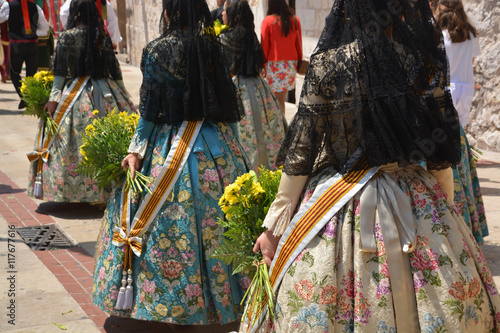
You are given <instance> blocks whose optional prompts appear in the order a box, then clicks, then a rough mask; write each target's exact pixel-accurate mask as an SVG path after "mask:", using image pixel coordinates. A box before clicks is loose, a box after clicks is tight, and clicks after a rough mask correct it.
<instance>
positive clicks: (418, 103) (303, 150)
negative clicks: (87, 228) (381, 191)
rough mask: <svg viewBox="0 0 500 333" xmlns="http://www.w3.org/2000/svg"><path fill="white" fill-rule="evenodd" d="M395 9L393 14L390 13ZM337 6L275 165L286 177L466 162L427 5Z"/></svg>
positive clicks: (355, 1) (373, 1)
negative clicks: (359, 158)
mask: <svg viewBox="0 0 500 333" xmlns="http://www.w3.org/2000/svg"><path fill="white" fill-rule="evenodd" d="M387 3H389V5H388V4H387ZM387 3H386V2H385V1H382V0H378V1H377V0H336V1H335V4H334V6H333V8H332V11H331V13H330V15H329V16H328V17H327V19H326V27H325V29H324V30H323V32H322V35H321V38H320V40H319V43H318V46H317V47H316V50H315V52H314V54H313V55H312V57H311V61H310V66H309V69H308V71H307V74H306V78H305V82H304V86H303V89H302V93H301V99H300V103H299V109H298V112H297V114H296V116H295V118H294V119H293V121H292V122H291V124H290V126H289V130H288V132H287V135H286V138H285V141H284V143H283V145H282V148H281V151H280V153H279V156H278V163H280V164H283V165H284V171H285V172H286V173H287V174H289V175H314V174H317V173H318V172H319V171H321V170H322V169H323V168H325V167H333V168H334V169H335V170H336V171H338V172H341V173H345V172H346V171H348V170H349V168H350V167H351V165H350V164H349V163H350V162H348V161H350V158H351V157H352V156H353V155H354V154H355V153H356V152H359V151H362V152H363V154H364V156H365V157H366V159H367V161H368V163H369V164H370V165H371V166H377V165H383V164H387V163H392V162H399V163H400V165H408V164H413V163H421V162H424V161H425V162H426V163H427V166H428V168H430V169H442V168H446V167H449V166H450V165H454V164H456V163H457V162H458V161H459V158H460V133H459V128H460V127H459V126H460V125H459V122H458V116H457V113H456V111H455V109H454V107H453V103H452V100H451V95H450V92H449V90H448V83H449V79H448V67H447V66H448V64H447V59H446V54H445V51H444V44H443V38H442V34H441V31H440V30H439V28H438V27H437V26H436V25H435V23H434V21H433V17H432V13H431V11H430V8H429V5H428V3H427V1H426V0H399V1H394V2H387Z"/></svg>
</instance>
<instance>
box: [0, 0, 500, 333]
mask: <svg viewBox="0 0 500 333" xmlns="http://www.w3.org/2000/svg"><path fill="white" fill-rule="evenodd" d="M410 2H411V4H410ZM162 3H163V10H162V13H161V16H160V22H161V23H160V33H161V35H160V37H159V38H157V39H155V40H153V41H151V42H150V43H148V44H147V45H146V46H145V47H144V50H143V54H142V61H141V70H142V73H143V82H142V86H141V90H140V105H139V107H138V110H136V107H135V106H134V105H133V103H132V101H131V100H130V95H129V93H128V92H127V89H126V88H125V84H124V82H123V80H122V74H121V69H120V65H119V62H118V60H117V58H116V54H115V50H116V48H117V44H118V43H119V42H120V41H121V36H120V32H119V29H118V25H117V20H116V15H115V13H114V11H113V7H112V6H111V4H110V3H109V1H100V0H97V1H96V0H68V1H66V2H65V3H64V4H63V6H62V7H61V9H60V12H59V15H60V17H59V19H60V21H61V23H62V25H63V27H64V30H63V31H62V32H61V33H59V35H58V36H57V43H56V45H55V47H54V33H53V31H52V29H51V27H50V25H49V21H51V20H48V18H49V15H48V12H47V6H46V5H45V2H44V1H39V3H38V2H37V1H34V2H32V1H28V0H11V1H6V0H0V29H1V31H0V32H1V37H2V48H1V49H0V50H1V53H0V55H2V57H0V73H1V75H2V82H4V83H5V82H6V81H7V80H11V81H12V83H13V84H14V86H15V87H16V91H17V92H18V94H19V96H20V97H21V96H22V94H21V91H20V90H21V82H22V81H21V72H22V68H23V65H24V66H25V75H26V76H33V75H34V74H35V73H36V72H37V70H46V69H50V71H51V72H52V73H53V75H54V82H53V86H52V90H51V92H50V97H49V100H48V102H47V104H46V105H45V108H44V109H45V110H46V111H47V112H48V114H49V115H50V116H51V117H53V118H54V120H55V121H56V124H57V133H56V134H53V135H49V134H46V132H44V129H43V125H41V127H40V130H39V133H38V134H37V137H36V138H35V144H34V151H33V153H32V155H36V156H37V159H36V160H34V161H32V164H31V168H30V173H29V184H28V195H30V196H32V197H37V198H40V199H43V200H47V201H55V202H89V203H93V204H103V205H105V206H106V210H105V212H104V217H103V222H102V228H101V230H100V232H99V234H98V241H97V247H96V267H95V275H94V286H93V300H94V303H95V304H96V306H98V307H100V308H102V309H103V310H104V311H106V312H108V313H110V314H114V315H117V316H122V317H130V318H134V319H138V320H148V321H161V322H166V323H171V324H177V325H210V324H216V325H219V329H220V331H221V332H224V331H228V330H235V329H238V326H239V322H240V320H242V319H241V306H240V302H241V299H242V297H243V295H244V293H245V291H246V288H247V287H248V277H247V276H246V275H245V274H236V275H232V272H231V266H230V265H227V264H226V263H224V262H223V261H221V260H218V259H215V258H213V257H211V254H212V253H213V252H214V250H215V248H217V246H218V245H219V244H220V243H221V242H222V239H223V233H224V228H223V227H222V226H221V225H220V224H218V223H216V221H218V220H224V218H225V217H224V213H223V212H222V211H221V209H220V208H219V199H220V197H221V196H222V194H223V193H224V190H225V188H226V187H228V186H229V185H230V184H231V183H233V182H234V181H235V180H236V179H237V178H238V177H239V176H241V175H243V174H245V173H247V172H248V171H249V170H254V171H258V169H259V167H261V166H265V167H266V168H268V169H272V170H276V169H277V168H278V167H283V175H282V178H281V183H280V188H279V191H278V194H277V196H276V199H275V201H274V202H273V204H272V205H271V208H270V209H269V213H268V215H267V217H266V219H265V221H263V225H264V226H265V227H266V228H267V229H268V230H267V231H266V232H265V233H263V234H262V235H261V236H260V237H259V238H258V239H257V241H256V244H255V251H261V252H262V254H263V255H264V259H265V262H266V264H268V265H269V266H270V267H271V269H272V273H271V280H272V281H273V283H276V284H275V292H276V295H277V298H276V309H275V311H276V318H275V321H273V322H264V323H262V325H261V326H260V327H259V329H261V330H262V331H278V332H291V331H297V332H306V331H321V332H325V331H332V332H333V331H336V330H346V331H360V332H374V331H376V330H382V331H389V332H390V331H395V330H396V328H397V330H398V331H405V330H408V331H411V332H419V331H429V330H428V327H432V328H433V329H436V331H445V330H458V331H460V332H466V331H471V332H477V331H478V330H479V331H484V332H490V331H491V332H493V331H495V330H498V329H499V327H500V299H499V295H498V291H497V289H496V287H495V285H494V283H493V282H492V278H491V274H490V273H489V270H488V267H487V265H486V263H485V262H484V259H482V254H481V250H480V248H479V245H480V244H482V243H483V237H486V236H487V235H488V227H487V224H486V217H485V212H484V207H483V202H482V197H481V190H480V186H479V180H478V177H477V172H476V169H475V160H474V156H473V152H472V149H471V147H470V145H469V143H468V142H467V138H466V136H465V132H464V129H463V127H464V126H466V125H467V122H468V120H469V113H470V108H471V103H472V97H473V93H474V78H473V73H472V65H473V62H474V57H477V56H478V55H479V52H480V50H479V44H478V37H479V36H478V34H477V31H476V29H475V28H474V26H473V25H472V24H471V23H469V21H468V19H467V15H466V13H465V11H464V8H463V5H462V3H461V1H460V0H432V1H430V2H428V1H425V0H411V1H404V0H402V1H401V2H398V3H399V6H398V7H397V8H393V7H392V6H391V5H390V4H388V3H387V2H386V1H382V0H370V1H361V0H335V1H333V6H332V10H331V13H330V15H329V16H328V17H327V19H326V22H325V28H324V31H323V33H322V35H321V38H320V40H319V42H318V45H317V47H316V49H315V51H314V52H313V54H312V56H311V59H310V62H311V65H310V67H309V68H308V70H307V73H306V76H305V83H304V87H303V90H302V94H301V99H300V102H299V108H298V112H297V114H296V115H295V117H294V119H293V121H292V122H291V123H290V124H287V122H286V120H285V100H286V96H287V92H288V91H290V90H293V89H294V86H295V78H296V75H297V70H298V67H299V63H300V62H301V61H302V60H304V59H303V51H302V32H301V24H300V19H299V18H298V17H297V16H295V15H294V12H293V9H292V8H290V7H289V6H288V5H287V3H286V1H285V0H268V11H267V16H266V17H265V18H264V20H263V21H262V22H261V36H260V38H259V36H257V35H256V33H255V24H256V22H254V15H253V13H252V10H251V8H250V6H249V4H248V1H247V0H225V1H224V0H222V1H220V0H218V1H217V5H218V8H216V9H215V10H213V11H212V12H210V11H209V9H208V6H207V3H206V1H205V0H163V2H162ZM381 13H382V14H381ZM377 15H378V16H377ZM380 15H382V16H384V15H385V16H384V19H380V17H381V16H380ZM377 18H379V19H377ZM215 20H219V22H220V23H221V24H223V25H222V28H221V31H217V32H210V31H212V30H210V29H209V28H210V27H212V26H213V25H214V21H215ZM366 27H370V28H369V29H368V28H366ZM213 31H215V30H213ZM448 78H450V80H449V81H448ZM25 106H26V105H25V103H24V101H23V100H22V99H21V101H20V104H19V108H20V109H23V108H25ZM113 109H116V110H117V111H119V112H125V113H128V114H134V113H138V114H139V115H140V120H139V123H138V125H137V129H136V131H135V133H134V136H133V139H132V141H131V142H130V146H129V148H128V155H127V156H126V157H125V158H124V159H123V162H122V166H123V168H124V169H130V171H131V175H132V178H133V177H134V173H135V172H138V171H140V172H141V173H142V174H144V175H145V176H151V177H153V179H156V180H155V182H154V183H152V184H149V185H148V189H144V190H142V191H135V192H133V191H131V190H129V189H128V188H126V186H124V185H123V184H115V185H114V186H113V187H112V188H111V187H108V188H105V189H98V188H97V187H96V186H94V182H93V180H92V178H91V177H89V176H88V175H81V174H79V173H78V172H77V171H76V167H77V165H78V163H79V161H80V160H81V159H82V153H81V151H80V146H81V142H82V135H84V134H85V132H86V129H88V128H89V126H92V123H93V121H94V120H95V119H98V118H101V117H105V116H106V115H107V114H109V113H110V112H112V110H113ZM191 130H192V134H190V133H191V132H190V131H191ZM44 133H45V134H44ZM436 133H439V135H437V134H436ZM189 135H192V136H189ZM438 137H439V138H438ZM185 138H187V139H185ZM442 138H444V139H442ZM184 140H186V142H189V144H188V145H187V147H185V150H184V151H182V150H181V149H184V148H180V147H183V144H182V143H183V142H184ZM429 141H431V142H432V143H433V145H432V149H426V148H422V146H425V143H426V142H429ZM176 163H178V164H176ZM170 166H174V167H173V169H172V170H174V171H173V172H172V176H171V178H169V177H170V173H169V170H170ZM355 175H356V176H355ZM357 175H361V176H360V177H359V178H355V177H357ZM346 179H348V180H349V181H347V180H346ZM342 181H345V184H350V183H359V184H360V186H358V187H355V188H352V189H349V191H347V190H345V188H347V187H348V186H347V185H342V186H344V187H339V188H338V189H337V192H334V193H331V194H328V193H329V192H328V191H326V189H328V188H329V187H330V186H333V184H337V183H338V182H342ZM165 184H168V186H167V185H165ZM342 184H344V183H342ZM361 185H362V186H361ZM163 187H164V188H163ZM332 188H333V187H332ZM150 190H151V191H152V193H150V192H151V191H150ZM162 191H163V192H162ZM344 192H345V193H344ZM158 193H160V194H158ZM324 193H326V194H325V195H331V196H332V197H334V196H342V198H345V199H343V201H342V200H341V201H339V203H336V204H332V206H326V208H324V212H323V213H324V214H325V215H322V216H323V218H322V219H318V220H314V221H312V222H311V223H313V222H314V223H313V224H311V225H312V227H311V230H310V231H309V233H308V234H307V235H306V234H304V235H302V234H301V232H303V231H302V230H301V226H302V225H303V223H306V222H307V221H306V222H304V219H305V217H304V216H306V217H307V216H308V214H310V215H311V213H310V212H315V209H320V208H317V205H316V203H317V202H322V200H323V199H322V198H323V196H322V195H323V194H324ZM332 200H333V199H332ZM308 212H309V213H308ZM312 215H314V214H312ZM394 230H395V231H394ZM302 236H304V237H302ZM298 238H300V239H302V241H301V242H297V243H296V244H295V243H293V241H294V240H295V239H298ZM478 244H479V245H478ZM292 247H293V251H292V250H289V249H290V248H292ZM279 265H281V266H279ZM273 274H274V275H273ZM276 281H277V282H276ZM408 318H410V320H409V321H408ZM242 323H243V324H242V325H241V330H245V329H246V328H247V327H249V326H252V325H251V324H250V323H249V322H246V321H245V318H243V320H242ZM436 323H438V324H436ZM432 325H434V326H432ZM436 325H438V326H436ZM403 327H405V328H404V329H403Z"/></svg>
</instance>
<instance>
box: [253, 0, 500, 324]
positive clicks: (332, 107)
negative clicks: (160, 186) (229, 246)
mask: <svg viewBox="0 0 500 333" xmlns="http://www.w3.org/2000/svg"><path fill="white" fill-rule="evenodd" d="M447 74H448V67H447V59H446V54H445V51H444V47H443V40H442V34H441V31H440V29H439V27H438V26H436V25H435V23H434V22H433V20H432V12H431V10H430V7H429V4H428V1H427V0H413V1H411V2H407V1H399V2H398V5H397V6H393V4H391V3H390V2H386V1H381V0H368V1H365V0H336V1H335V2H334V4H333V8H332V11H331V13H330V15H329V16H328V17H327V19H326V25H325V29H324V30H323V33H322V35H321V38H320V40H319V43H318V46H317V48H316V50H315V52H314V54H313V55H312V57H311V65H310V67H309V69H308V72H307V74H306V78H305V84H304V87H303V90H302V97H301V103H300V107H299V110H298V112H297V115H296V116H295V118H294V119H293V121H292V123H291V124H290V127H289V130H288V132H287V135H286V138H285V141H284V143H283V146H282V148H281V151H280V154H279V155H278V164H283V176H282V179H281V184H280V188H279V191H278V195H277V197H276V200H275V201H274V203H273V204H272V206H271V207H270V209H269V214H268V215H267V217H266V219H265V221H264V225H265V226H267V228H268V231H266V232H265V233H264V234H262V235H261V236H260V237H259V239H258V240H257V243H256V245H255V250H256V251H257V250H261V251H262V254H263V255H264V258H265V260H266V261H267V262H268V263H269V264H270V263H271V260H272V266H271V272H270V275H271V277H270V278H271V283H272V285H273V287H274V290H275V291H276V292H277V305H276V311H275V314H276V320H275V322H274V323H272V325H271V326H270V328H271V329H274V330H275V331H277V332H341V331H347V332H378V331H382V332H396V331H397V332H445V331H456V332H495V331H498V329H499V328H500V312H499V311H500V297H499V295H498V291H497V289H496V287H495V284H494V282H493V278H492V276H491V273H490V271H489V269H488V267H487V265H486V262H485V259H484V256H483V255H482V253H481V250H480V249H479V247H478V245H477V243H476V242H475V241H474V237H473V236H472V234H471V233H470V230H469V229H468V228H467V226H466V224H465V223H464V221H463V219H462V217H461V216H459V215H457V213H456V212H455V210H454V209H453V205H452V201H451V200H449V199H448V198H447V196H448V197H451V196H452V195H453V182H452V172H451V169H450V166H453V165H455V164H456V163H457V162H458V161H459V159H460V133H459V120H458V115H457V113H456V111H455V109H454V107H453V103H452V99H451V96H450V92H449V90H448V89H449V88H448V82H447V78H448V75H447ZM422 162H426V163H427V170H426V169H424V168H423V167H421V166H420V163H422ZM302 192H303V194H302ZM296 207H298V209H297V211H296V209H295V208H296ZM295 211H296V213H295V214H293V213H292V214H293V215H292V216H290V212H295ZM266 328H268V327H266Z"/></svg>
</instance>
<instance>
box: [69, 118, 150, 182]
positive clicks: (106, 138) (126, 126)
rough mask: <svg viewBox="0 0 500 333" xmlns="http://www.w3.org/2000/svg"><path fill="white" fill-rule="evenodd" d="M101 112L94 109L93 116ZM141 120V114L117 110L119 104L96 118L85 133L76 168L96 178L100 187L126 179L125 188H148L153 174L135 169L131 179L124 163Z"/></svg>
mask: <svg viewBox="0 0 500 333" xmlns="http://www.w3.org/2000/svg"><path fill="white" fill-rule="evenodd" d="M98 113H99V111H97V110H95V111H94V112H93V114H94V116H97V115H98ZM138 122H139V115H138V114H136V113H133V114H128V113H127V112H120V113H117V112H116V108H115V109H114V110H113V111H111V112H110V113H108V114H107V115H106V116H105V117H102V118H96V119H94V121H93V122H92V124H90V125H88V126H87V128H85V134H84V135H83V136H82V141H83V144H82V145H81V146H80V154H81V155H82V160H81V162H80V163H79V164H78V168H77V172H79V173H81V174H83V175H85V176H88V177H92V178H94V179H95V180H96V185H97V186H98V187H99V189H102V188H104V187H106V186H108V185H111V184H113V183H115V184H118V183H120V182H121V181H123V180H124V179H125V181H126V183H125V189H127V188H129V187H131V188H132V191H134V192H137V191H141V190H142V189H143V188H146V189H147V190H148V191H149V188H148V187H147V186H146V185H147V184H150V183H152V182H153V179H152V178H151V177H146V176H144V175H143V174H141V173H140V172H136V173H135V177H134V179H132V177H131V176H130V169H127V171H125V170H124V169H123V168H122V166H121V163H122V160H123V159H124V158H125V156H126V155H127V150H128V146H129V144H130V141H131V140H132V137H133V136H134V132H135V129H136V128H137V124H138Z"/></svg>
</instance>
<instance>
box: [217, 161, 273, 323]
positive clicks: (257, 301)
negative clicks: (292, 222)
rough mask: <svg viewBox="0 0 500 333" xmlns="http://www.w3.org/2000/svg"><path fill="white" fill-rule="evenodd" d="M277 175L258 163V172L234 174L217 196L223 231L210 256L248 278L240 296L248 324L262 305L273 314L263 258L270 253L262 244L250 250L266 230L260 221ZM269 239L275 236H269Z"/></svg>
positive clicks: (259, 314)
mask: <svg viewBox="0 0 500 333" xmlns="http://www.w3.org/2000/svg"><path fill="white" fill-rule="evenodd" d="M280 179H281V170H278V171H269V170H267V169H266V168H264V167H261V168H260V169H259V176H257V174H256V173H255V172H254V171H250V172H249V173H246V174H244V175H242V176H240V177H238V179H237V180H236V181H235V182H234V183H232V184H230V185H229V186H227V187H226V189H225V190H224V194H223V195H222V197H221V198H220V200H219V206H220V207H221V209H222V211H223V212H224V213H225V217H226V218H225V219H224V220H219V221H218V223H219V224H220V225H222V226H223V227H224V228H225V230H226V231H225V232H224V236H225V239H224V240H223V243H222V244H221V245H220V246H219V247H218V248H217V249H216V250H215V252H214V254H213V255H212V257H215V258H217V259H220V260H222V261H224V262H225V263H227V264H232V267H233V274H236V273H239V272H244V273H245V274H248V276H249V277H250V278H251V279H252V282H251V284H250V286H249V287H248V290H247V292H246V294H245V296H244V297H243V300H242V304H243V302H245V301H246V305H245V309H244V313H243V318H246V319H248V322H249V323H251V324H252V325H253V324H254V323H256V322H257V321H258V320H259V319H260V316H261V314H262V313H263V311H264V309H265V307H266V306H268V312H267V314H268V317H269V318H270V319H271V320H272V319H273V317H274V313H273V311H274V304H273V302H274V294H273V291H272V288H271V284H270V281H269V273H268V268H267V265H266V262H267V263H268V264H270V259H269V258H271V257H272V255H271V253H270V252H268V251H267V248H266V249H264V247H263V246H262V245H261V249H262V253H254V244H255V242H256V240H257V238H258V237H259V236H260V235H261V234H262V233H263V232H265V231H266V229H265V228H264V227H262V221H263V220H264V218H265V216H266V214H267V212H268V210H269V207H270V206H271V203H272V202H273V200H274V198H275V197H276V193H277V192H278V187H279V183H280ZM271 236H272V234H271ZM272 240H274V241H276V240H279V238H278V237H274V236H272ZM269 249H270V248H269ZM274 250H275V248H274V249H273V251H274ZM273 255H274V254H273ZM264 260H265V261H264Z"/></svg>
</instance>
